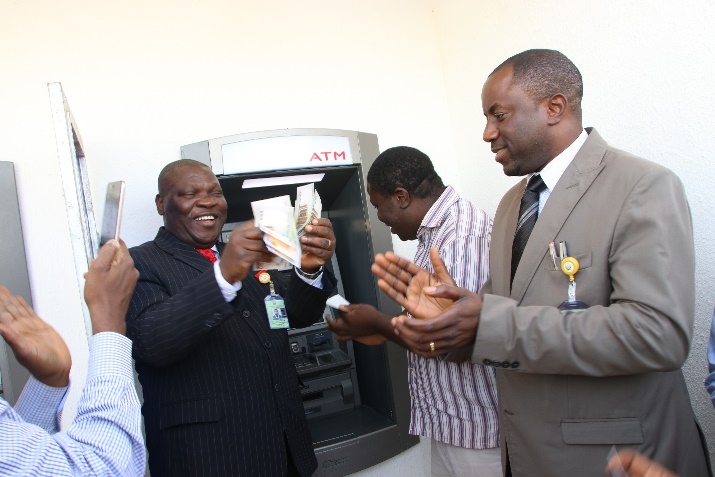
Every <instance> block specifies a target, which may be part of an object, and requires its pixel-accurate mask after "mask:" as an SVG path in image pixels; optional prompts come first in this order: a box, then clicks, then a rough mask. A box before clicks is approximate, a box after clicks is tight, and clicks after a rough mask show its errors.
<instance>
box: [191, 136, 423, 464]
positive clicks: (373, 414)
mask: <svg viewBox="0 0 715 477" xmlns="http://www.w3.org/2000/svg"><path fill="white" fill-rule="evenodd" d="M378 154H379V148H378V143H377V136H375V135H374V134H368V133H363V132H355V131H343V130H334V129H282V130H276V131H263V132H254V133H246V134H237V135H233V136H226V137H221V138H217V139H209V140H205V141H201V142H198V143H194V144H189V145H186V146H183V147H182V148H181V157H182V158H186V159H194V160H197V161H200V162H203V163H205V164H207V165H209V166H210V167H211V169H212V170H213V172H214V173H215V174H216V176H217V177H218V179H219V182H220V183H221V187H222V188H223V192H224V195H225V197H226V201H227V202H228V219H227V225H226V227H225V229H224V234H225V235H226V236H227V235H228V234H229V233H230V230H231V229H232V227H233V226H235V225H236V224H238V223H240V222H243V221H245V220H249V219H251V218H252V213H251V205H250V204H251V202H253V201H255V200H260V199H266V198H270V197H276V196H281V195H289V196H290V197H291V201H295V196H296V187H297V186H300V185H302V184H306V183H310V182H312V183H314V184H315V190H317V191H318V193H319V194H320V197H321V200H322V203H323V213H322V216H323V217H327V218H329V219H330V220H331V222H332V224H333V229H334V231H335V237H336V250H335V255H334V257H333V260H332V262H331V263H329V264H326V266H328V267H329V268H331V270H332V271H333V272H334V274H335V275H336V277H337V278H338V283H339V284H338V290H339V293H340V294H341V295H343V296H344V297H345V298H347V300H348V301H350V302H351V303H369V304H371V305H373V306H375V307H376V308H378V309H379V310H381V311H383V312H384V313H387V314H388V315H397V314H398V313H399V311H400V308H399V306H398V305H397V304H396V303H394V302H393V301H392V300H390V298H389V297H387V295H385V294H384V293H383V292H382V291H381V290H380V289H379V288H378V287H377V280H376V278H375V277H374V276H373V274H372V272H371V271H370V266H371V265H372V263H373V262H374V258H375V254H377V253H384V252H386V251H387V250H391V249H392V241H391V236H390V231H389V229H388V228H387V227H386V226H385V225H384V224H383V223H381V222H380V221H379V220H378V219H377V212H376V210H375V209H374V207H372V206H370V204H369V200H368V195H367V185H366V182H365V177H366V175H367V171H368V170H369V169H370V165H371V164H372V162H373V161H374V160H375V158H376V157H377V156H378ZM334 313H335V312H334V311H333V310H331V309H330V308H326V310H325V315H330V316H335V315H334ZM288 333H289V343H290V348H291V353H292V355H293V358H294V363H295V366H296V369H297V370H298V375H299V377H300V379H301V382H302V384H301V396H302V398H303V405H304V408H305V413H306V416H307V418H308V424H309V426H310V431H311V435H312V438H313V446H314V447H315V454H316V456H317V458H318V469H317V470H316V472H315V474H314V475H315V476H343V475H347V474H350V473H353V472H357V471H359V470H362V469H365V468H367V467H370V466H373V465H375V464H377V463H379V462H382V461H384V460H387V459H389V458H390V457H393V456H395V455H397V454H399V453H400V452H402V451H404V450H405V449H408V448H409V447H411V446H413V445H415V444H417V443H418V442H419V438H418V437H417V436H412V435H409V433H408V428H409V419H410V400H409V399H410V398H409V391H408V388H407V359H406V354H405V351H404V350H403V349H402V348H400V347H398V346H396V345H394V344H393V343H390V342H388V343H385V344H383V345H381V346H365V345H363V344H361V343H357V342H347V343H338V342H337V341H336V340H335V337H334V336H333V334H332V333H331V332H330V330H328V328H327V325H326V323H325V321H324V320H321V321H319V322H317V323H315V324H314V325H312V326H310V327H308V328H301V329H292V330H289V332H288Z"/></svg>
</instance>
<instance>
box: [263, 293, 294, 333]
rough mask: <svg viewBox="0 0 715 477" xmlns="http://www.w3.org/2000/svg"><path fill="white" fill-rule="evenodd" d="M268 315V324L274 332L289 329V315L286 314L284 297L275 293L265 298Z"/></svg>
mask: <svg viewBox="0 0 715 477" xmlns="http://www.w3.org/2000/svg"><path fill="white" fill-rule="evenodd" d="M264 301H265V303H266V313H268V324H269V325H270V327H271V329H272V330H280V329H286V328H288V326H289V324H288V313H287V312H286V307H285V303H284V302H283V297H281V296H280V295H276V294H274V293H272V294H270V295H268V296H267V297H266V298H265V300H264Z"/></svg>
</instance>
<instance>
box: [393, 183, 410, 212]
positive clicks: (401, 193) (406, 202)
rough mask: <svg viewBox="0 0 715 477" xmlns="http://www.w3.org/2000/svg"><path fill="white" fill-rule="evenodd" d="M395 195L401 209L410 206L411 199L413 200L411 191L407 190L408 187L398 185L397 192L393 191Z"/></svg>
mask: <svg viewBox="0 0 715 477" xmlns="http://www.w3.org/2000/svg"><path fill="white" fill-rule="evenodd" d="M393 196H394V197H395V200H397V206H398V207H399V208H400V209H406V208H407V207H409V206H410V201H411V200H412V197H411V196H410V193H409V192H408V191H407V189H405V188H403V187H398V188H397V189H395V192H393Z"/></svg>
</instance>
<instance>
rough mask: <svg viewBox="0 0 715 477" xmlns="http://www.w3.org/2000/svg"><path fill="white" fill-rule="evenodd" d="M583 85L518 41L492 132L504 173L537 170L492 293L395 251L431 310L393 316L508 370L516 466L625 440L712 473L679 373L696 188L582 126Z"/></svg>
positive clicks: (486, 95) (509, 233)
mask: <svg viewBox="0 0 715 477" xmlns="http://www.w3.org/2000/svg"><path fill="white" fill-rule="evenodd" d="M582 94H583V85H582V80H581V74H580V72H579V71H578V69H577V68H576V66H575V65H574V64H573V63H572V62H571V61H570V60H569V59H568V58H566V57H565V56H564V55H563V54H561V53H559V52H557V51H552V50H529V51H525V52H522V53H519V54H517V55H515V56H513V57H511V58H509V59H508V60H506V61H505V62H504V63H502V64H501V65H500V66H498V67H497V68H496V69H495V70H494V71H493V72H492V73H491V75H490V76H489V78H488V79H487V81H486V82H485V84H484V87H483V90H482V107H483V110H484V115H485V116H486V118H487V124H486V127H485V130H484V140H485V141H486V142H489V143H490V144H491V149H492V151H493V152H494V153H495V159H496V161H497V162H498V163H500V164H501V165H502V167H503V168H504V173H505V174H507V175H509V176H523V175H526V176H527V178H525V179H524V180H522V181H521V182H519V183H518V184H517V185H515V186H514V187H512V188H511V189H510V190H509V191H508V192H507V193H506V195H505V196H504V197H503V198H502V200H501V202H500V204H499V207H498V209H497V212H496V215H495V218H494V226H493V230H492V248H491V255H490V278H489V280H487V283H486V284H485V285H484V287H483V288H482V290H481V294H480V295H476V294H474V293H472V292H470V291H469V290H465V289H461V288H457V287H454V286H453V285H452V284H453V282H452V281H451V278H450V277H449V275H447V274H446V273H445V272H444V268H443V267H442V266H441V261H440V259H439V257H438V256H437V252H436V251H433V254H432V257H433V263H434V269H435V272H436V273H435V274H434V275H430V274H428V273H427V272H426V271H424V270H421V269H419V268H418V267H416V266H415V265H414V264H411V263H410V262H409V261H407V260H405V259H402V258H400V257H397V256H396V255H394V254H391V253H388V254H387V255H385V256H378V257H377V258H376V264H375V266H374V267H373V270H374V271H375V273H376V275H378V276H379V277H380V278H381V280H380V281H379V285H380V287H381V288H382V289H383V290H384V291H386V292H387V293H388V294H390V296H392V297H393V298H394V299H395V300H396V301H397V302H398V303H400V304H401V305H403V306H404V307H405V308H406V309H407V310H408V311H410V312H411V314H412V315H413V316H414V317H415V318H421V319H414V320H411V319H408V318H407V317H399V318H396V319H394V320H393V324H394V326H395V330H396V332H398V333H399V334H400V336H401V337H402V339H403V340H404V341H406V342H408V343H409V345H410V347H411V348H412V349H413V350H414V351H415V352H417V353H418V354H420V355H422V356H425V357H435V356H440V355H444V354H446V353H449V354H448V355H447V358H448V359H459V358H460V357H467V356H468V357H470V358H471V360H472V361H473V362H475V363H481V364H485V365H488V366H494V367H495V368H496V371H497V390H498V393H499V407H500V409H499V418H500V422H499V425H500V430H501V444H502V459H503V463H504V469H505V472H506V475H513V476H519V477H522V476H529V477H532V476H545V477H555V476H556V477H558V476H564V477H572V476H602V475H603V472H604V471H603V469H604V466H605V464H606V460H607V456H608V454H609V451H610V449H611V448H612V446H614V445H615V446H616V448H618V449H621V448H626V447H627V448H632V449H634V450H636V451H638V452H640V453H642V454H643V455H645V456H647V457H648V458H650V459H653V460H654V461H656V462H658V463H660V464H662V465H664V466H666V467H668V468H670V469H673V470H674V471H676V472H677V473H679V474H680V475H683V476H686V475H687V476H704V475H711V471H710V469H709V463H708V459H707V457H706V452H705V448H704V439H703V438H702V437H701V434H700V432H699V428H698V425H697V422H696V419H695V416H694V414H693V411H692V409H691V406H690V401H689V396H688V392H687V389H686V386H685V382H684V379H683V376H682V372H681V371H680V367H681V366H682V364H683V362H684V361H685V359H686V357H687V355H688V348H689V345H690V340H691V337H692V328H693V310H694V292H693V287H694V252H693V236H692V224H691V218H690V210H689V207H688V204H687V201H686V198H685V192H684V190H683V185H682V183H681V182H680V180H679V179H678V178H677V177H676V176H675V175H674V174H673V173H672V172H671V171H669V170H667V169H665V168H664V167H661V166H659V165H657V164H654V163H652V162H648V161H646V160H643V159H640V158H637V157H635V156H632V155H630V154H628V153H625V152H623V151H619V150H617V149H614V148H612V147H610V146H609V145H608V144H607V143H606V142H605V141H604V140H603V139H602V138H601V136H600V135H599V134H598V133H597V132H596V131H595V130H593V129H591V128H587V129H585V130H584V129H583V127H582V125H581V98H582ZM527 179H529V184H530V185H529V187H528V189H529V191H528V192H527V193H525V190H526V189H527ZM539 182H540V183H541V184H538V183H539ZM534 183H537V184H538V185H539V186H540V187H537V188H534V187H532V185H531V184H534ZM532 189H535V190H532ZM530 196H533V198H534V202H533V203H532V204H531V207H532V209H531V210H532V215H531V222H532V226H533V230H532V231H531V232H530V235H529V234H528V233H527V234H526V236H524V234H523V231H522V230H521V229H522V227H523V225H524V224H527V223H528V222H529V220H530V214H529V213H526V212H525V210H526V208H527V207H525V206H524V205H522V202H523V203H524V204H526V203H528V201H529V197H530ZM537 204H538V205H537ZM537 217H538V220H536V218H537ZM534 220H535V224H534V223H533V222H534ZM527 228H529V227H527ZM515 242H516V244H515ZM519 242H520V243H521V245H522V246H523V248H519V246H518V245H519ZM551 242H553V243H554V244H556V247H555V248H556V249H557V250H556V254H555V255H558V248H559V247H558V245H559V244H561V243H562V242H564V243H565V245H566V247H565V248H566V253H565V254H564V255H567V256H569V257H571V260H570V261H569V260H567V261H566V262H563V263H570V264H571V265H572V267H571V268H569V267H567V266H565V267H562V266H561V265H562V262H561V260H560V257H557V256H552V254H551V253H550V246H549V245H550V243H551ZM519 255H520V259H519ZM513 256H514V260H512V257H513ZM573 259H575V260H573ZM575 265H578V266H575ZM574 270H577V271H576V273H575V275H574V278H575V283H577V284H578V287H577V289H576V290H573V288H575V287H573V288H570V287H569V283H570V279H569V276H568V275H567V273H566V272H569V273H570V274H573V271H574ZM574 291H575V293H573V292H574ZM570 292H571V293H570ZM569 295H571V297H570V299H569V298H568V297H569ZM574 295H575V296H574ZM564 301H567V304H566V306H563V305H562V304H563V302H564ZM579 302H582V303H579ZM560 305H562V306H561V308H560ZM579 305H580V306H581V308H583V307H584V306H588V308H585V309H579Z"/></svg>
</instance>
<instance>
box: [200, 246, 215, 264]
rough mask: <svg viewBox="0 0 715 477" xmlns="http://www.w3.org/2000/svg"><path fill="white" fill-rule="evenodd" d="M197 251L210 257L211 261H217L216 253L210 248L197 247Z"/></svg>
mask: <svg viewBox="0 0 715 477" xmlns="http://www.w3.org/2000/svg"><path fill="white" fill-rule="evenodd" d="M196 251H197V252H199V253H200V254H201V255H203V256H204V257H206V258H208V260H209V262H211V263H216V260H217V258H216V253H214V251H213V250H212V249H210V248H197V249H196Z"/></svg>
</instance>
